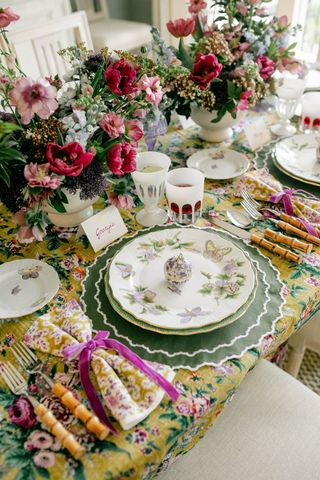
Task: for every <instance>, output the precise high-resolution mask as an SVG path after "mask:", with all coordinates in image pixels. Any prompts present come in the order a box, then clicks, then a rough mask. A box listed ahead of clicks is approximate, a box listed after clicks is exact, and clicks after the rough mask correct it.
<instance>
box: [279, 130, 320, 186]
mask: <svg viewBox="0 0 320 480" xmlns="http://www.w3.org/2000/svg"><path fill="white" fill-rule="evenodd" d="M319 144H320V136H319V135H318V137H317V136H316V135H315V134H312V133H310V134H301V135H294V136H292V137H289V138H285V139H283V140H281V141H280V142H279V143H277V145H276V146H275V157H274V164H275V166H276V167H277V168H278V169H279V170H281V171H282V172H283V173H285V174H286V175H288V176H289V177H292V178H294V179H296V180H300V181H301V182H304V183H308V184H311V185H316V186H319V185H320V162H319V160H317V147H318V146H319Z"/></svg>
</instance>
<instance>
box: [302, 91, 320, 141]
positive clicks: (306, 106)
mask: <svg viewBox="0 0 320 480" xmlns="http://www.w3.org/2000/svg"><path fill="white" fill-rule="evenodd" d="M300 128H301V130H302V131H306V133H308V132H309V131H310V132H312V131H314V132H319V129H320V92H308V93H305V94H304V95H302V99H301V124H300Z"/></svg>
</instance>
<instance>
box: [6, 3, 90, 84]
mask: <svg viewBox="0 0 320 480" xmlns="http://www.w3.org/2000/svg"><path fill="white" fill-rule="evenodd" d="M8 37H9V40H10V43H11V45H12V48H13V51H14V52H15V54H16V56H17V59H18V61H19V64H20V66H21V69H22V70H23V71H24V72H25V73H26V74H27V75H29V76H31V77H32V78H34V79H37V78H39V77H45V76H48V75H52V76H54V75H55V74H59V76H60V77H62V76H63V75H64V73H65V72H66V70H67V68H68V67H67V65H66V64H65V62H64V61H63V59H62V58H61V57H60V56H59V55H58V53H57V52H58V50H61V49H63V48H66V47H69V46H72V45H74V44H76V43H80V42H84V43H85V44H86V46H87V48H88V49H90V50H92V48H93V46H92V40H91V35H90V29H89V25H88V21H87V16H86V13H85V12H76V13H71V14H70V15H66V16H63V17H60V18H56V19H53V20H49V21H47V22H45V23H43V24H42V25H35V26H33V27H28V28H23V29H20V30H18V29H16V30H15V31H13V32H10V31H9V33H8Z"/></svg>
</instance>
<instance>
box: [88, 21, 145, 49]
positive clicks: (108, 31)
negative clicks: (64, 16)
mask: <svg viewBox="0 0 320 480" xmlns="http://www.w3.org/2000/svg"><path fill="white" fill-rule="evenodd" d="M89 25H90V31H91V37H92V41H93V46H94V48H95V50H99V49H100V48H103V47H106V46H108V47H109V48H110V50H134V49H135V48H138V47H140V46H141V45H145V44H147V43H149V42H150V41H151V34H150V29H151V25H148V24H146V23H140V22H131V21H127V20H118V19H113V18H106V19H102V20H94V21H91V22H89Z"/></svg>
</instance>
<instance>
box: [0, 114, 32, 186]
mask: <svg viewBox="0 0 320 480" xmlns="http://www.w3.org/2000/svg"><path fill="white" fill-rule="evenodd" d="M17 130H20V127H19V126H18V125H15V124H14V123H10V122H1V123H0V159H1V161H0V184H1V182H2V183H4V184H5V185H6V186H7V187H10V186H11V181H12V174H13V172H14V171H15V170H16V169H17V168H21V169H22V167H23V165H24V164H25V163H26V157H25V155H23V153H22V152H21V151H20V147H19V144H18V142H17V141H16V140H15V139H14V136H13V133H14V132H15V131H17Z"/></svg>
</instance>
